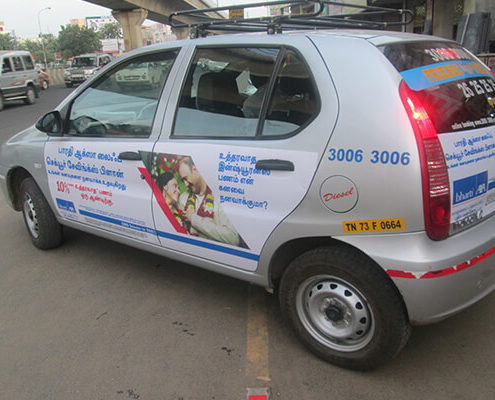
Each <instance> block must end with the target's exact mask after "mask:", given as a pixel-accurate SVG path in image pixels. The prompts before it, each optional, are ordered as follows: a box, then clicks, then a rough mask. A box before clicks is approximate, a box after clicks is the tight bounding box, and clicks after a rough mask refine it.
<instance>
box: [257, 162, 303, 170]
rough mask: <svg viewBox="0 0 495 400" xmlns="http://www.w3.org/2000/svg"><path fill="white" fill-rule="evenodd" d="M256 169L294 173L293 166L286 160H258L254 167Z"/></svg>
mask: <svg viewBox="0 0 495 400" xmlns="http://www.w3.org/2000/svg"><path fill="white" fill-rule="evenodd" d="M254 167H255V168H256V169H268V170H273V171H294V169H295V168H294V164H293V163H292V161H288V160H259V161H257V162H256V165H255V166H254Z"/></svg>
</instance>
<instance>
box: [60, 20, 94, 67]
mask: <svg viewBox="0 0 495 400" xmlns="http://www.w3.org/2000/svg"><path fill="white" fill-rule="evenodd" d="M58 46H59V49H60V52H61V53H62V58H64V59H67V58H69V57H74V56H77V55H79V54H83V53H91V52H94V51H97V50H100V49H101V42H100V39H99V37H98V34H97V33H96V32H94V31H93V30H92V29H87V28H85V27H82V28H79V26H77V25H66V26H65V27H64V26H62V27H61V30H60V32H59V34H58Z"/></svg>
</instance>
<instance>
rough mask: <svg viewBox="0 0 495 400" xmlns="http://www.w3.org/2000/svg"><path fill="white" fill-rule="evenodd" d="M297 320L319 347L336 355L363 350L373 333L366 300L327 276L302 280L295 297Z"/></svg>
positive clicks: (342, 281) (373, 329) (371, 319)
mask: <svg viewBox="0 0 495 400" xmlns="http://www.w3.org/2000/svg"><path fill="white" fill-rule="evenodd" d="M296 301H297V305H296V309H297V314H298V316H299V319H300V321H301V323H302V325H303V326H304V328H305V329H306V330H307V331H308V333H309V334H310V335H311V336H312V337H313V339H315V340H316V341H318V342H319V343H320V344H322V345H324V346H326V347H329V348H331V349H333V350H336V351H340V352H352V351H358V350H361V349H363V348H364V347H366V345H368V343H369V342H370V341H371V339H372V338H373V335H374V331H375V324H374V318H373V312H372V310H371V309H370V308H369V305H368V302H367V301H366V298H365V297H364V296H363V295H362V294H361V293H360V292H359V290H357V289H356V288H355V287H354V286H353V285H351V284H350V283H349V282H346V281H344V280H342V279H339V278H337V277H334V276H331V275H318V276H313V277H311V278H308V279H306V280H305V281H304V282H303V283H302V284H301V285H300V286H299V289H298V291H297V295H296Z"/></svg>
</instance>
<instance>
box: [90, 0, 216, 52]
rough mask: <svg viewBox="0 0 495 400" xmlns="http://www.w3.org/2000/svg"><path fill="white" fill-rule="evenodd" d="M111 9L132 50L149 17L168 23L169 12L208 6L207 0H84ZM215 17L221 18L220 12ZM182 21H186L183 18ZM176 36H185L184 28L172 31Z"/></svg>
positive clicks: (139, 38) (129, 48)
mask: <svg viewBox="0 0 495 400" xmlns="http://www.w3.org/2000/svg"><path fill="white" fill-rule="evenodd" d="M85 1H86V2H88V3H93V4H96V5H99V6H102V7H106V8H109V9H111V10H112V15H113V16H114V17H115V19H117V20H118V21H119V22H120V24H121V25H122V30H123V32H124V44H125V48H126V50H132V49H135V48H137V47H141V45H142V40H141V39H142V36H141V24H142V23H143V21H144V20H145V19H150V20H153V21H156V22H159V23H162V24H168V17H169V15H170V14H171V13H173V12H176V11H180V10H191V9H195V8H209V7H211V3H208V2H207V0H85ZM217 17H220V18H222V16H221V15H220V14H217ZM183 22H186V23H187V22H188V20H187V19H184V20H183ZM174 33H175V34H176V36H177V37H178V38H185V37H187V34H188V33H187V32H185V30H183V31H181V32H177V31H175V32H174Z"/></svg>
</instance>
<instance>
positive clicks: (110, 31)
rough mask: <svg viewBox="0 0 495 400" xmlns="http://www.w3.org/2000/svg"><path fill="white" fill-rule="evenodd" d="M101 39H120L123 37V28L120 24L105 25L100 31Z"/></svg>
mask: <svg viewBox="0 0 495 400" xmlns="http://www.w3.org/2000/svg"><path fill="white" fill-rule="evenodd" d="M98 36H99V37H100V39H120V38H122V37H123V35H122V28H121V27H120V24H119V23H118V22H113V23H108V24H104V25H103V26H102V27H101V28H100V29H99V30H98Z"/></svg>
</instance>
